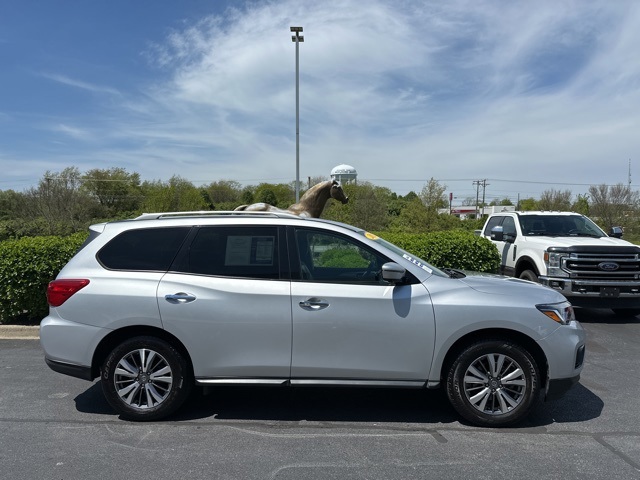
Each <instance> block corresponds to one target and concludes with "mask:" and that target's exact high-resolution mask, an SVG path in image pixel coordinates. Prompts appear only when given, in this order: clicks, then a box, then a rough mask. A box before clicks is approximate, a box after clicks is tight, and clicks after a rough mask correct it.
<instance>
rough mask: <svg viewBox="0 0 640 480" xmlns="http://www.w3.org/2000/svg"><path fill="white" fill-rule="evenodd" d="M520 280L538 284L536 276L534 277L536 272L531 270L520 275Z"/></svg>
mask: <svg viewBox="0 0 640 480" xmlns="http://www.w3.org/2000/svg"><path fill="white" fill-rule="evenodd" d="M520 278H521V279H523V280H529V281H532V282H536V283H539V281H538V275H536V272H534V271H533V270H525V271H523V272H522V273H521V274H520Z"/></svg>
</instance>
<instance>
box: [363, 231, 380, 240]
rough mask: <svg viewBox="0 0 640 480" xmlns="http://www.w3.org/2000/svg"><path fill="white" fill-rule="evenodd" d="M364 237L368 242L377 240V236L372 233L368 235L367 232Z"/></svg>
mask: <svg viewBox="0 0 640 480" xmlns="http://www.w3.org/2000/svg"><path fill="white" fill-rule="evenodd" d="M364 236H365V237H367V238H368V239H369V240H378V238H380V237H378V236H377V235H374V234H373V233H369V232H364Z"/></svg>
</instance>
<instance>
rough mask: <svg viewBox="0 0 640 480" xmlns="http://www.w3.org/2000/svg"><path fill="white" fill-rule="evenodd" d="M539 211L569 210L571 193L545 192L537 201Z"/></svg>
mask: <svg viewBox="0 0 640 480" xmlns="http://www.w3.org/2000/svg"><path fill="white" fill-rule="evenodd" d="M538 209H540V210H558V211H565V210H570V209H571V191H570V190H565V191H560V190H554V189H551V190H545V191H544V192H542V195H541V196H540V200H539V201H538Z"/></svg>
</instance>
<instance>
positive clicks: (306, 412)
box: [75, 382, 604, 428]
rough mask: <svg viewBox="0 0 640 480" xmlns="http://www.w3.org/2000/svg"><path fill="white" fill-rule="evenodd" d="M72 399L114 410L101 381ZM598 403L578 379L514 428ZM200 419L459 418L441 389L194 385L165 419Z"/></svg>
mask: <svg viewBox="0 0 640 480" xmlns="http://www.w3.org/2000/svg"><path fill="white" fill-rule="evenodd" d="M75 401H76V408H77V410H78V411H81V412H84V413H92V414H102V415H115V413H114V412H113V410H112V409H111V407H110V406H109V404H108V403H107V401H106V400H105V399H104V397H103V395H102V388H101V386H100V382H96V383H95V384H94V385H92V386H91V387H90V388H89V389H87V390H86V391H85V392H83V393H81V394H80V395H78V396H77V397H76V398H75ZM603 405H604V403H603V402H602V400H601V399H600V398H599V397H598V396H596V395H595V394H593V393H592V392H591V391H590V390H588V389H587V388H585V387H583V386H582V385H579V384H578V385H576V386H575V387H574V388H573V389H571V390H570V391H569V392H568V393H567V394H566V395H565V396H564V397H563V398H561V399H558V400H554V401H552V402H544V403H541V404H540V405H539V406H538V407H537V408H536V409H535V410H534V411H533V412H532V414H531V415H530V416H529V418H527V419H526V420H524V421H523V422H522V423H521V424H519V425H517V427H518V428H532V427H541V426H545V425H550V424H553V423H573V422H584V421H588V420H591V419H594V418H597V417H598V416H600V413H601V411H602V408H603ZM201 419H215V420H242V421H285V422H300V421H308V422H350V423H354V422H355V423H372V424H380V423H411V424H422V426H423V427H426V426H428V427H432V428H438V427H442V424H451V423H456V422H460V421H461V418H460V417H459V416H458V415H457V414H456V412H455V411H454V410H453V408H452V407H451V405H450V404H449V402H448V400H447V398H446V395H445V394H444V392H442V391H439V390H426V389H425V390H413V389H406V390H404V389H368V388H357V389H356V388H324V387H323V388H321V387H316V388H313V387H292V388H287V387H216V388H212V389H211V390H210V392H209V394H207V395H204V394H203V392H202V389H199V388H196V389H194V392H193V394H192V395H191V397H190V398H189V399H188V400H187V402H186V403H185V405H183V406H182V408H181V409H180V410H179V411H178V412H177V413H176V414H174V415H172V416H171V417H169V418H167V421H173V422H184V421H190V420H201ZM463 423H465V422H463ZM372 426H373V425H372ZM376 426H380V425H376Z"/></svg>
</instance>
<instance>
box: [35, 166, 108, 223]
mask: <svg viewBox="0 0 640 480" xmlns="http://www.w3.org/2000/svg"><path fill="white" fill-rule="evenodd" d="M81 187H82V176H81V175H80V171H79V170H78V168H76V167H67V168H65V169H64V170H63V171H62V172H59V173H56V172H50V171H47V172H46V173H45V174H44V177H43V178H42V179H41V180H40V181H39V182H38V186H37V187H36V188H33V187H32V188H30V189H28V190H26V191H25V199H26V205H25V207H26V208H25V214H26V215H27V216H28V218H29V219H30V220H32V221H37V220H38V219H43V220H44V223H45V225H46V226H45V231H44V232H43V233H44V234H47V235H66V234H69V233H73V232H77V231H79V230H81V229H83V228H85V227H86V226H87V225H88V224H89V223H90V222H91V220H92V219H93V218H95V216H96V214H97V213H98V212H99V209H98V207H99V204H98V202H97V201H96V200H95V199H93V198H91V196H90V195H89V194H88V193H87V192H86V191H85V190H84V189H83V188H81Z"/></svg>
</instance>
